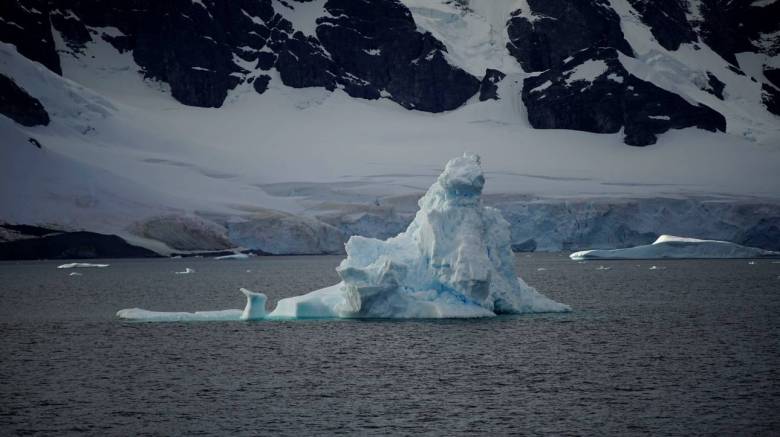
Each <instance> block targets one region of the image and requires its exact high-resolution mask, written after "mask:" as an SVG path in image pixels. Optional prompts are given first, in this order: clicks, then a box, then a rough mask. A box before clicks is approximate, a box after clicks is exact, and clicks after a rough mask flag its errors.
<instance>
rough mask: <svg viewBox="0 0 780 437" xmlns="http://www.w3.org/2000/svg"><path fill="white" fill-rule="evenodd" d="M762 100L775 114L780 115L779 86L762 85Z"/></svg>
mask: <svg viewBox="0 0 780 437" xmlns="http://www.w3.org/2000/svg"><path fill="white" fill-rule="evenodd" d="M761 91H762V99H761V100H762V102H763V103H764V105H765V106H766V109H767V110H768V111H769V112H771V113H772V114H775V115H780V90H778V89H777V88H775V87H773V86H771V85H767V84H763V85H762V86H761Z"/></svg>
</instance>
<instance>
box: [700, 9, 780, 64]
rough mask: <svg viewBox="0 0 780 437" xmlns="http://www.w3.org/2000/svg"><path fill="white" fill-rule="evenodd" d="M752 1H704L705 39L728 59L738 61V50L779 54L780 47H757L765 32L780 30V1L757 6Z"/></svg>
mask: <svg viewBox="0 0 780 437" xmlns="http://www.w3.org/2000/svg"><path fill="white" fill-rule="evenodd" d="M753 3H754V2H749V1H728V0H702V2H701V13H702V16H703V18H704V20H703V21H702V22H701V25H700V34H701V37H702V40H703V41H704V42H705V43H707V45H708V46H710V47H711V48H712V50H714V51H715V52H716V53H717V54H719V55H720V56H722V57H723V59H725V60H726V61H728V62H730V63H732V64H734V65H738V64H737V58H736V56H735V54H736V53H740V52H756V51H768V52H769V53H768V54H770V55H774V54H777V52H778V51H780V47H773V48H768V50H767V48H761V47H756V45H755V44H754V41H756V40H758V39H759V37H760V35H761V34H762V33H773V32H777V31H778V30H780V19H778V17H780V3H778V2H774V3H771V4H769V5H767V6H763V7H760V6H754V5H753Z"/></svg>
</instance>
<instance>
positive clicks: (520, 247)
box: [512, 238, 536, 252]
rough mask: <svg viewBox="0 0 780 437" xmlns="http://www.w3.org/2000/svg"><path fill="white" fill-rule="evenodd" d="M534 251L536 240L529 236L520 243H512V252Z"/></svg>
mask: <svg viewBox="0 0 780 437" xmlns="http://www.w3.org/2000/svg"><path fill="white" fill-rule="evenodd" d="M534 251H536V240H534V239H533V238H529V239H527V240H525V241H522V242H520V243H513V244H512V252H534Z"/></svg>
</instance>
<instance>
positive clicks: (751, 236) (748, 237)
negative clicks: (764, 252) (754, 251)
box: [737, 217, 780, 251]
mask: <svg viewBox="0 0 780 437" xmlns="http://www.w3.org/2000/svg"><path fill="white" fill-rule="evenodd" d="M737 243H739V244H742V245H745V246H750V247H760V248H762V249H768V250H775V251H780V217H767V218H762V219H761V220H760V221H759V222H758V223H757V224H756V225H755V226H752V227H751V228H749V229H747V230H745V232H744V233H743V234H742V235H741V236H740V238H738V240H737Z"/></svg>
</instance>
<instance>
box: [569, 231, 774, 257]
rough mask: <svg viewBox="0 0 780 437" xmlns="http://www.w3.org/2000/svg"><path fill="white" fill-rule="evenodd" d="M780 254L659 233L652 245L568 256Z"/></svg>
mask: <svg viewBox="0 0 780 437" xmlns="http://www.w3.org/2000/svg"><path fill="white" fill-rule="evenodd" d="M768 256H769V257H771V256H780V252H773V251H771V250H764V249H758V248H755V247H748V246H741V245H739V244H735V243H730V242H728V241H718V240H699V239H697V238H683V237H675V236H673V235H661V236H660V237H658V239H657V240H655V242H653V244H647V245H643V246H636V247H629V248H626V249H612V250H598V249H597V250H583V251H581V252H575V253H572V254H571V255H569V257H570V258H571V259H573V260H585V259H658V258H760V257H768Z"/></svg>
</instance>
